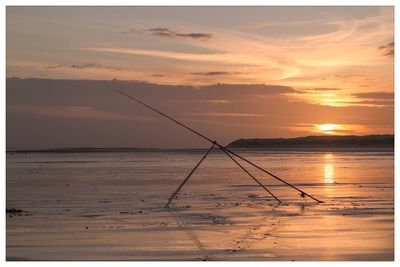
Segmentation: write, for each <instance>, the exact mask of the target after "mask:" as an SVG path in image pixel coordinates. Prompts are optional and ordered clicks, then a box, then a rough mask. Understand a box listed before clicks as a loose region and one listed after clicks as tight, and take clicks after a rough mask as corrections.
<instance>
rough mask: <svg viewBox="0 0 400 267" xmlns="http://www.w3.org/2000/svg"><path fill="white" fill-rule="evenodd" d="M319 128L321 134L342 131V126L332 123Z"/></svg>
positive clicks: (321, 125)
mask: <svg viewBox="0 0 400 267" xmlns="http://www.w3.org/2000/svg"><path fill="white" fill-rule="evenodd" d="M317 127H318V129H319V130H320V131H321V132H324V133H327V132H332V131H335V130H339V129H340V125H338V124H330V123H328V124H320V125H318V126H317Z"/></svg>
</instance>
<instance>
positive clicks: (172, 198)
mask: <svg viewBox="0 0 400 267" xmlns="http://www.w3.org/2000/svg"><path fill="white" fill-rule="evenodd" d="M114 91H115V92H117V93H119V94H121V95H123V96H126V97H128V98H129V99H131V100H132V101H135V102H136V103H139V104H140V105H142V106H145V107H146V108H148V109H150V110H152V111H154V112H156V113H158V114H160V115H161V116H163V117H165V118H167V119H169V120H171V121H173V122H175V123H176V124H178V125H180V126H182V127H183V128H186V129H187V130H189V131H191V132H192V133H194V134H196V135H198V136H200V137H201V138H203V139H205V140H207V141H208V142H210V143H211V144H212V145H211V147H210V148H209V149H208V150H207V152H206V153H205V154H204V156H203V157H202V158H201V159H200V161H199V162H198V163H197V164H196V166H195V167H194V168H193V169H192V170H191V171H190V173H189V174H188V176H187V177H186V178H185V179H184V180H183V181H182V183H181V184H180V185H179V186H178V188H177V189H176V190H175V191H174V193H172V195H171V196H170V198H169V199H168V203H167V204H166V205H165V207H166V208H168V207H169V205H170V204H171V202H172V201H173V200H174V199H175V197H176V195H177V194H178V192H179V191H180V190H181V189H182V187H183V186H184V185H185V184H186V182H187V181H188V180H189V178H190V177H191V176H192V175H193V173H194V172H195V171H196V169H197V168H198V167H199V166H200V164H201V163H202V162H203V161H204V160H205V159H206V157H207V156H208V154H209V153H210V152H211V150H212V149H213V148H214V147H218V148H219V149H220V150H221V151H222V152H224V153H225V154H226V155H227V156H228V157H229V158H230V159H231V160H232V161H233V162H234V163H236V164H237V165H238V166H239V167H240V168H241V169H242V170H243V171H244V172H245V173H247V174H248V175H249V176H250V177H251V178H252V179H253V180H254V181H255V182H256V183H257V184H258V185H260V186H261V187H262V188H263V189H264V190H265V191H267V192H268V193H269V194H270V195H271V196H272V197H273V198H275V200H276V201H278V203H282V201H281V200H280V199H279V198H278V197H277V196H275V195H274V194H273V193H272V192H271V191H270V190H269V189H268V188H266V187H265V186H264V185H263V184H262V183H261V182H260V181H259V180H258V179H257V178H256V177H254V175H252V174H251V173H250V172H249V171H248V170H247V169H246V168H245V167H243V165H242V164H240V163H239V162H238V161H237V160H236V159H235V158H234V157H233V156H235V157H237V158H239V159H241V160H243V161H244V162H246V163H248V164H250V165H252V166H253V167H255V168H257V169H259V170H260V171H263V172H265V173H266V174H268V175H270V176H271V177H273V178H275V179H276V180H278V181H280V182H282V183H284V184H286V185H288V186H290V187H291V188H293V189H295V190H296V191H298V192H299V193H300V194H299V195H300V196H301V197H302V198H305V197H306V196H307V197H309V198H311V199H313V200H315V201H316V202H318V203H323V201H321V200H318V199H317V198H315V197H313V196H311V195H310V194H307V193H306V192H304V191H303V190H301V189H299V188H298V187H296V186H294V185H292V184H290V183H288V182H286V181H285V180H283V179H281V178H279V177H278V176H276V175H274V174H272V173H270V172H269V171H267V170H265V169H264V168H262V167H260V166H258V165H257V164H255V163H253V162H251V161H250V160H248V159H246V158H244V157H242V156H240V155H238V154H237V153H235V152H233V151H232V150H230V149H228V148H226V147H225V146H223V145H221V144H219V143H218V142H217V141H215V140H212V139H210V138H208V137H207V136H205V135H203V134H201V133H199V132H198V131H196V130H193V129H192V128H190V127H189V126H186V125H185V124H183V123H181V122H179V121H177V120H175V119H174V118H172V117H170V116H168V115H166V114H164V113H162V112H161V111H159V110H157V109H155V108H154V107H152V106H150V105H148V104H146V103H144V102H142V101H140V100H138V99H136V98H134V97H132V96H130V95H128V94H126V93H124V92H122V91H120V90H114Z"/></svg>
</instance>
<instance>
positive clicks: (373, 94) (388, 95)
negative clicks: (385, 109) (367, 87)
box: [352, 92, 394, 100]
mask: <svg viewBox="0 0 400 267" xmlns="http://www.w3.org/2000/svg"><path fill="white" fill-rule="evenodd" d="M352 96H354V97H357V98H363V99H378V100H379V99H386V100H390V99H394V93H385V92H368V93H357V94H352Z"/></svg>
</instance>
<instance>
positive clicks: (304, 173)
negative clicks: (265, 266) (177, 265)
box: [6, 150, 394, 260]
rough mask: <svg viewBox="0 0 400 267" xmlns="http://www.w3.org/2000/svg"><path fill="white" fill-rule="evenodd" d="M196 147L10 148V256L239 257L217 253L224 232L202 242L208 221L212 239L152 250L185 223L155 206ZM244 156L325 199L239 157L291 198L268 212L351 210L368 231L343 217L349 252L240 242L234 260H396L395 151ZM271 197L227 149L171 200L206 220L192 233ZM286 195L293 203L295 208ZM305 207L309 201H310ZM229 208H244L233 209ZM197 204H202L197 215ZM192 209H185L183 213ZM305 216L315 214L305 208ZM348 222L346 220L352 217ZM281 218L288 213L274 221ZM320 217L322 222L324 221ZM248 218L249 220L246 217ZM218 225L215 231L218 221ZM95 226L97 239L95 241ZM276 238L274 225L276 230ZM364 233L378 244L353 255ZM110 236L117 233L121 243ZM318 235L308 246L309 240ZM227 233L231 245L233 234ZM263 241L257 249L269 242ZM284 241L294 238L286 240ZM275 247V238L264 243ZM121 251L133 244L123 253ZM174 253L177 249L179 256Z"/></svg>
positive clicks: (194, 156) (189, 218) (223, 247)
mask: <svg viewBox="0 0 400 267" xmlns="http://www.w3.org/2000/svg"><path fill="white" fill-rule="evenodd" d="M204 152H205V151H203V150H197V151H192V150H181V151H168V150H163V151H150V152H126V153H125V152H108V153H7V166H6V167H7V180H6V186H7V188H6V189H7V192H6V194H7V201H6V202H7V208H18V209H22V210H23V211H24V212H23V214H21V215H20V216H18V215H10V216H7V257H8V258H9V259H71V260H73V259H114V260H115V259H144V260H148V259H167V260H169V259H189V260H191V259H197V258H202V257H203V258H204V257H205V259H212V258H213V257H214V258H215V259H235V258H234V257H235V256H234V255H230V256H229V255H228V256H227V255H225V254H223V253H222V252H220V251H228V252H226V253H232V252H229V250H232V249H230V247H231V245H232V244H233V243H232V244H231V243H229V242H230V241H229V242H228V241H226V242H227V243H223V244H222V243H221V244H220V245H219V247H218V248H215V249H213V250H211V249H210V250H207V249H206V247H207V246H210V247H211V246H212V245H211V244H217V243H218V242H216V241H215V240H214V241H213V242H211V241H210V238H211V237H210V236H213V235H215V231H217V230H212V229H211V230H209V229H210V228H207V231H211V233H209V232H208V235H207V236H205V237H204V240H203V242H204V244H206V243H207V242H210V243H209V244H208V245H204V244H203V245H201V246H200V245H198V243H199V242H200V241H199V240H200V239H198V238H197V242H194V243H193V244H197V250H196V251H197V252H196V251H195V250H193V251H192V250H190V251H186V249H185V248H186V247H185V246H183V248H182V247H178V248H174V249H172V248H171V245H167V243H168V242H167V241H166V242H167V243H165V246H166V247H163V249H160V248H159V250H156V251H154V250H155V248H154V246H156V247H157V246H160V243H155V240H157V239H158V240H159V239H160V238H161V240H164V239H165V240H168V239H171V238H172V237H171V236H170V235H169V234H168V230H170V231H177V229H175V228H174V227H178V226H179V227H181V226H182V223H181V224H179V223H173V222H172V221H171V217H170V216H169V214H168V212H165V210H164V207H163V206H164V205H165V203H166V200H167V199H168V197H169V196H170V194H171V193H172V192H173V191H174V190H175V188H176V187H177V186H178V185H179V183H180V182H181V181H182V180H183V179H184V178H185V177H186V175H187V174H188V173H189V171H190V170H191V169H192V168H193V166H194V165H195V164H196V163H197V162H198V161H199V159H200V158H201V157H202V154H203V153H204ZM240 154H241V155H242V156H244V157H246V158H248V159H250V160H251V161H253V162H255V163H257V164H259V165H260V166H262V167H264V168H265V169H267V170H268V171H270V172H272V173H274V174H276V175H278V176H279V177H281V178H283V179H285V180H286V181H288V182H290V183H293V184H294V185H296V186H299V187H300V188H302V189H303V190H305V191H306V192H308V193H310V194H312V195H314V196H316V197H317V198H319V199H321V200H323V201H325V204H323V205H318V208H317V206H312V205H314V203H313V201H312V200H309V199H302V198H300V197H299V196H298V193H297V192H296V191H294V190H292V189H290V188H288V187H286V186H283V185H282V183H280V182H277V181H275V180H274V179H271V177H268V176H267V175H266V174H263V173H261V172H259V171H257V170H254V168H251V167H248V165H245V164H244V166H246V167H248V169H249V171H251V172H252V173H253V174H254V175H255V176H256V177H257V178H259V179H260V181H262V183H264V184H265V185H267V186H269V188H270V189H271V191H273V192H274V193H275V194H276V195H277V196H278V197H279V198H280V199H281V200H283V201H284V203H286V204H287V205H288V206H287V207H286V206H283V207H278V208H275V207H274V209H276V210H274V212H278V213H277V214H278V215H276V216H274V218H276V217H277V216H282V218H283V217H285V216H289V215H288V214H292V213H294V214H295V215H293V216H299V219H300V218H301V219H302V220H305V219H306V218H307V219H310V218H313V220H314V219H315V220H317V221H310V222H309V223H310V224H317V225H321V224H320V223H321V221H318V220H321V218H322V217H323V216H327V215H329V216H332V217H331V218H334V219H332V220H333V221H335V220H336V221H338V222H339V221H341V220H343V218H345V217H343V215H346V216H353V217H354V220H359V221H358V222H359V223H360V225H365V231H366V232H361V233H360V231H361V229H364V228H359V229H358V230H357V231H358V232H357V231H356V230H354V229H353V228H352V227H354V226H352V224H354V223H355V222H354V221H351V220H350V221H348V222H347V223H346V222H342V224H344V225H347V226H346V227H348V231H349V232H350V231H354V232H355V233H359V235H360V236H352V237H351V238H350V240H352V242H353V241H354V244H353V245H352V246H353V247H354V249H353V254H351V253H350V252H349V251H351V248H350V249H349V248H348V247H343V246H344V245H338V244H336V245H329V246H333V248H331V252H332V251H336V253H333V254H332V253H331V254H329V255H331V256H327V255H326V254H321V255H319V254H318V253H316V254H310V255H309V256H307V255H306V254H304V253H300V252H301V251H302V250H303V249H304V247H302V246H303V245H304V246H307V247H308V248H310V247H312V246H311V243H310V244H309V245H307V244H306V243H305V244H303V245H297V246H296V247H291V248H290V245H287V246H288V247H287V250H282V251H280V250H278V249H275V250H274V253H272V252H271V251H269V252H268V253H266V252H265V251H262V250H261V251H259V250H254V251H252V250H251V249H250V245H248V247H247V248H246V250H243V251H246V252H243V253H242V254H240V255H242V256H241V257H238V256H237V255H239V253H236V252H240V251H241V250H240V248H239V249H233V250H234V251H235V253H236V254H235V255H236V257H238V258H237V259H246V260H251V259H263V260H265V259H272V260H277V259H278V260H291V258H290V257H292V258H293V259H306V260H307V259H309V260H313V259H319V260H321V259H322V260H324V259H328V260H332V259H333V260H334V259H339V260H340V259H350V260H353V259H355V260H360V259H361V260H362V259H367V260H368V259H384V260H385V259H387V260H390V259H391V258H392V257H393V210H394V208H393V207H394V203H393V202H394V199H393V190H394V153H391V152H334V153H326V152H262V151H241V152H240ZM254 196H258V197H259V199H258V198H257V199H258V200H254V199H253V197H254ZM260 201H261V202H260ZM272 203H274V200H273V199H272V198H271V197H270V196H269V195H268V193H266V192H265V191H263V190H262V189H261V188H260V187H259V186H257V185H256V184H255V182H254V181H253V180H252V179H251V178H249V177H248V176H247V175H246V174H245V173H244V172H243V171H241V170H240V168H239V167H238V166H237V165H235V164H234V163H233V162H232V161H231V160H230V159H229V158H228V157H227V156H225V155H224V154H222V153H220V152H217V151H213V152H212V153H211V154H210V156H209V157H208V158H207V159H206V161H204V162H203V164H202V165H201V166H200V168H199V169H198V170H197V171H196V173H195V174H194V175H193V177H192V178H191V179H190V180H189V182H188V183H187V185H185V187H184V188H183V189H182V191H181V193H180V194H179V195H178V198H177V199H176V201H174V203H173V207H175V208H178V209H179V208H181V209H185V210H181V211H180V212H181V213H182V214H186V217H185V218H186V220H185V223H184V224H185V225H190V226H191V227H193V228H190V229H195V230H196V229H197V230H198V231H200V232H202V233H205V230H204V229H203V228H201V229H203V230H200V228H199V227H200V226H199V225H197V224H196V223H197V221H196V220H197V219H198V216H203V217H201V218H203V220H211V221H209V222H210V223H211V224H212V223H213V224H217V225H218V227H220V225H224V226H225V227H228V226H227V225H228V223H225V222H227V221H230V224H229V225H230V227H234V226H235V225H236V226H237V227H239V226H240V227H244V226H243V225H242V224H241V223H240V220H239V218H243V214H245V213H246V212H247V211H248V210H252V212H255V211H257V212H263V211H262V209H263V207H264V206H268V205H271V204H272ZM291 203H294V204H293V205H294V206H292V204H291ZM299 205H300V206H301V209H299V211H297V208H295V211H294V210H293V209H294V208H292V207H300V206H299ZM308 205H311V206H309V208H308ZM268 207H269V206H268ZM289 207H290V208H289ZM304 207H307V208H306V209H305V208H304ZM236 208H237V209H239V208H240V212H239V210H236ZM307 209H308V212H309V213H307ZM193 210H196V211H197V212H199V213H198V214H197V215H193V214H194V212H193ZM189 211H190V215H188V214H189ZM228 211H229V212H230V213H228ZM211 213H212V214H214V215H212V216H214V217H218V216H222V217H223V218H224V220H225V221H224V220H222V219H221V220H222V221H223V222H224V223H216V221H215V219H210V218H214V217H210V216H211V215H210V214H211ZM215 214H218V215H215ZM238 214H241V215H240V216H239V215H238ZM306 214H308V215H309V216H311V217H307V216H305V215H306ZM139 215H140V216H141V217H140V216H139ZM253 215H254V216H253V217H254V218H256V217H257V218H258V217H260V214H255V213H254V214H253ZM129 216H130V217H129ZM146 216H147V217H146ZM182 216H183V215H182ZM182 216H180V217H181V218H182ZM196 216H197V217H196ZM207 216H208V217H207ZM246 216H250V215H246ZM290 216H292V215H290ZM357 216H358V217H357ZM353 217H349V218H353ZM361 217H362V218H363V219H362V221H361V219H360V218H361ZM161 218H163V219H161ZM196 218H197V219H196ZM249 218H250V217H249ZM316 218H318V219H316ZM366 218H367V219H366ZM345 219H346V220H348V217H346V218H345ZM375 219H379V220H375ZM157 220H160V221H157ZM249 220H250V219H249ZM254 220H255V219H254ZM154 221H157V225H158V226H157V227H161V228H162V227H166V228H162V229H161V228H156V229H149V228H148V227H149V225H152V223H153V224H154ZM194 221H196V222H194ZM282 221H285V220H284V219H282ZM217 222H219V221H218V220H217ZM297 222H301V220H297ZM304 222H305V221H304ZM307 222H308V221H307ZM323 222H324V223H326V222H327V221H326V219H325V220H323ZM356 223H357V221H356ZM382 223H384V224H383V225H384V226H382ZM248 224H250V223H247V224H246V225H248ZM288 225H289V226H290V227H295V226H293V225H291V224H288ZM333 225H336V224H333ZM141 227H143V229H142V228H141ZM168 227H169V228H168ZM179 227H178V228H179ZM221 227H222V226H221ZM290 227H289V228H290ZM307 227H309V224H306V223H304V225H299V226H298V227H297V228H296V229H297V230H296V231H297V232H296V231H293V233H295V232H296V234H293V236H291V238H296V236H301V231H300V230H301V229H304V228H307ZM329 227H331V228H332V227H333V226H332V225H330V226H329ZM346 227H345V228H346ZM373 227H378V229H375V230H374V229H370V228H373ZM379 227H380V228H379ZM110 229H111V230H112V231H111V232H110ZM128 229H131V230H132V229H133V230H132V232H129V233H130V234H132V235H133V233H136V234H138V229H142V230H143V232H141V234H140V235H139V234H138V235H137V236H131V238H133V239H135V238H138V239H140V240H141V241H140V242H139V243H141V247H143V248H146V246H147V251H153V254H151V253H150V254H149V252H148V253H147V254H146V253H145V252H141V251H142V250H141V249H140V248H138V247H136V244H133V243H129V244H128V243H127V242H128V241H126V240H125V239H123V237H124V236H126V234H127V232H126V231H128ZM218 229H219V230H218V231H222V228H218ZM227 229H228V228H226V229H225V230H223V231H225V233H226V231H233V233H239V232H240V233H241V231H244V230H243V229H244V228H243V229H242V228H237V229H236V228H235V229H236V230H232V229H233V228H232V229H231V228H229V229H230V230H227ZM239 229H241V230H239ZM260 229H263V228H260ZM335 229H336V228H335ZM292 230H293V229H292ZM323 230H324V229H322V230H321V232H323ZM325 230H326V229H325ZM345 230H346V229H343V227H342V228H338V230H337V234H339V232H341V233H343V231H345ZM123 231H125V232H123ZM213 231H214V234H213ZM218 231H217V232H218ZM260 231H261V230H260ZM263 231H267V230H265V229H264V230H263ZM268 231H270V230H268ZM368 231H370V232H368ZM371 231H372V232H371ZM144 233H147V234H144ZM154 233H157V235H158V236H157V238H156V237H154V236H153V235H152V234H154ZM285 233H286V234H287V232H285ZM352 233H353V232H352ZM99 235H101V236H103V237H102V238H100V237H99ZM111 235H112V236H111ZM283 235H284V234H282V233H281V234H280V236H283ZM364 235H369V236H370V237H371V238H375V241H374V242H371V245H370V246H369V247H365V248H364V249H363V251H361V252H360V251H359V250H360V249H356V247H357V246H358V247H359V246H360V244H364V245H365V240H364V237H363V236H364ZM106 236H108V238H106ZM176 236H177V235H176ZM189 236H191V238H189V239H191V240H192V241H193V235H189ZM67 237H68V238H67ZM266 237H269V236H268V235H267V234H265V236H264V238H266ZM104 238H105V239H104ZM303 238H304V237H303ZM314 238H315V240H317V241H318V242H319V243H321V240H324V237H323V235H322V236H320V237H314ZM343 238H344V239H345V238H349V237H346V236H344V237H342V238H341V239H340V240H341V241H343ZM186 239H188V238H187V237H186ZM186 239H185V237H183V236H182V237H181V239H179V240H180V242H191V241H190V240H189V241H185V240H186ZM222 239H223V238H222ZM222 239H219V240H222ZM115 240H119V242H117V243H118V245H117V244H116V243H115ZM146 240H147V241H146ZM207 240H208V241H207ZM283 240H285V239H283ZM315 240H314V242H313V243H312V244H315V243H316V241H315ZM331 240H332V238H331ZM355 240H358V241H355ZM195 241H196V240H195ZM292 241H293V240H292ZM292 241H291V242H292ZM347 241H349V240H347ZM146 242H147V243H146ZM221 242H222V241H221ZM232 242H233V241H232ZM235 242H236V243H235V244H236V245H237V244H239V243H240V242H239V241H235ZM237 242H239V243H237ZM266 242H267V241H264V243H260V245H258V246H266V244H267V243H266ZM318 242H317V243H318ZM363 242H364V243H363ZM136 243H137V242H136ZM161 243H162V242H161ZM178 243H179V242H178ZM242 243H244V241H242ZM275 243H276V242H275ZM99 244H102V246H104V247H108V249H107V253H105V252H104V247H102V246H100V247H99ZM156 244H158V245H156ZM261 244H262V245H261ZM288 244H289V243H288ZM290 244H292V245H291V246H293V242H292V243H290ZM348 244H349V243H348ZM374 244H375V245H374ZM324 245H325V246H327V245H326V243H323V245H322V246H324ZM187 246H189V245H187ZM271 246H275V244H274V243H271ZM337 246H339V247H337ZM340 246H341V247H340ZM378 246H379V247H380V248H379V249H378ZM228 247H229V248H228ZM157 248H158V247H157ZM255 248H259V247H257V246H256V247H255ZM377 249H378V250H377ZM296 250H298V251H299V253H298V254H296V253H295V252H294V251H296ZM121 251H125V252H126V251H129V253H128V252H126V253H125V252H124V253H122V252H121ZM160 251H161V252H160ZM173 251H175V252H173ZM176 251H180V252H181V253H180V254H176ZM205 251H206V252H205ZM215 251H217V252H215ZM250 251H252V252H251V253H250ZM288 251H290V253H292V254H290V253H289V252H288ZM322 251H323V250H322ZM207 253H208V254H207ZM218 253H220V254H218ZM246 253H247V254H246ZM321 253H322V252H321ZM349 253H350V254H349ZM374 253H375V254H374ZM287 255H292V256H290V257H289V256H287ZM286 256H287V258H285V257H286ZM232 257H233V258H232ZM304 257H305V258H304ZM307 257H308V258H307Z"/></svg>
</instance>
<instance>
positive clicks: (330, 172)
mask: <svg viewBox="0 0 400 267" xmlns="http://www.w3.org/2000/svg"><path fill="white" fill-rule="evenodd" d="M324 160H325V164H324V181H325V183H326V184H333V183H334V182H335V180H334V178H335V169H334V167H333V154H331V153H329V154H325V155H324Z"/></svg>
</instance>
